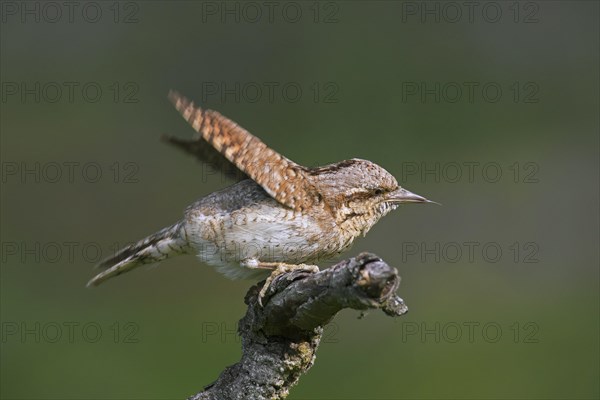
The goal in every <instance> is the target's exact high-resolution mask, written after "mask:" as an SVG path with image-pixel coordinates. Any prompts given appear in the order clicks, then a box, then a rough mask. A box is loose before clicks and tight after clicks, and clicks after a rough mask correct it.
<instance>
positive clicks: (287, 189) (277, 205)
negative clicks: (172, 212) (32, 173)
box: [88, 92, 428, 285]
mask: <svg viewBox="0 0 600 400" xmlns="http://www.w3.org/2000/svg"><path fill="white" fill-rule="evenodd" d="M169 99H170V100H171V102H172V103H173V104H174V105H175V108H176V109H177V110H178V111H179V112H180V113H181V115H182V116H183V117H184V118H185V120H186V121H188V123H189V124H190V125H191V126H192V127H193V128H194V130H195V131H196V132H197V133H198V135H197V136H196V137H195V138H194V140H191V141H189V140H182V139H177V138H173V137H170V138H167V141H168V142H170V143H172V144H174V145H176V146H178V147H180V148H182V149H184V150H186V151H187V152H189V153H192V154H194V155H196V156H198V157H199V158H200V159H203V160H204V161H206V162H208V163H209V164H211V165H213V166H216V167H217V168H222V169H226V168H229V167H230V166H231V165H233V166H235V167H236V168H237V169H239V171H240V173H239V174H237V173H233V175H236V176H237V177H243V176H248V177H249V178H250V179H246V180H242V181H241V182H239V183H237V184H235V185H233V186H230V187H228V188H226V189H223V190H221V191H219V192H215V193H212V194H210V195H208V196H206V197H204V198H202V199H200V200H198V201H197V202H196V203H194V204H192V205H191V206H189V207H188V208H187V209H186V212H185V215H184V218H183V220H182V221H179V222H177V223H176V224H174V225H173V226H171V227H168V228H165V229H163V230H161V231H160V232H157V233H156V234H154V235H151V236H149V237H148V238H146V239H144V240H142V241H140V242H138V243H136V244H135V245H132V246H128V247H126V248H124V249H123V250H121V251H120V252H119V253H117V254H116V255H114V256H113V257H111V258H109V259H107V260H105V261H103V262H102V263H101V264H100V267H103V268H107V269H106V270H105V271H104V272H102V273H100V274H98V275H97V276H95V277H94V278H93V279H92V280H91V281H90V282H89V284H88V285H98V284H100V283H101V282H103V281H105V280H106V279H108V278H110V277H112V276H116V275H119V274H121V273H123V272H126V271H129V270H131V269H133V268H135V267H137V266H139V265H143V264H147V263H155V262H158V261H162V260H164V259H165V258H168V257H170V256H173V255H177V254H183V253H195V254H197V255H198V256H199V257H200V259H201V261H203V262H205V263H207V264H209V265H212V266H214V267H216V268H217V269H219V270H220V271H221V272H223V273H224V274H225V275H227V276H229V277H231V278H244V277H252V276H258V275H264V273H265V269H266V270H267V271H269V270H272V269H273V268H275V267H277V266H288V267H289V266H294V265H300V264H304V263H316V262H318V261H319V260H322V259H327V258H330V257H333V256H335V255H336V254H339V253H340V252H342V251H343V250H345V249H347V248H348V247H350V246H351V245H352V243H353V241H354V240H355V239H356V238H357V237H358V236H361V235H365V234H366V233H367V232H368V231H369V229H371V227H372V226H373V225H374V224H375V223H376V222H377V221H379V219H380V218H381V217H382V216H384V215H386V214H387V213H389V212H390V211H391V210H393V209H395V208H396V207H397V206H398V205H399V204H400V203H409V202H411V203H414V202H418V203H422V202H427V201H428V200H426V199H425V198H423V197H421V196H418V195H415V194H413V193H410V192H409V191H407V190H405V189H403V188H401V187H400V186H398V182H397V181H396V179H395V178H394V177H393V176H392V175H391V174H390V173H388V172H387V171H386V170H384V169H383V168H381V167H380V166H378V165H377V164H374V163H372V162H370V161H367V160H361V159H351V160H345V161H341V162H338V163H335V164H330V165H327V166H324V167H318V168H306V167H303V166H302V165H299V164H296V163H295V162H293V161H291V160H289V159H287V158H286V157H284V156H282V155H281V154H279V153H277V152H276V151H274V150H272V149H271V148H269V147H267V145H266V144H265V143H263V142H262V141H261V140H260V139H258V138H257V137H255V136H253V135H251V134H250V133H249V132H248V131H246V130H245V129H244V128H242V127H240V126H239V125H237V124H236V123H235V122H233V121H231V120H229V119H227V118H225V117H224V116H222V115H221V114H219V113H218V112H216V111H212V110H203V109H201V108H199V107H196V106H194V104H193V103H192V102H191V101H190V100H188V99H186V98H185V97H183V96H181V95H179V94H178V93H176V92H170V93H169ZM206 144H209V145H210V146H212V148H213V149H214V150H216V152H215V151H213V150H211V149H210V148H208V147H207V146H206ZM230 170H231V168H230ZM234 172H235V171H234Z"/></svg>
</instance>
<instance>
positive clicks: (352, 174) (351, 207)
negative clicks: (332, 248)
mask: <svg viewBox="0 0 600 400" xmlns="http://www.w3.org/2000/svg"><path fill="white" fill-rule="evenodd" d="M310 174H311V175H312V176H314V177H315V181H316V183H317V187H318V190H319V193H320V194H321V195H322V196H323V197H324V200H325V202H326V203H327V204H329V205H330V207H331V208H332V209H334V210H335V212H336V218H337V219H338V222H339V223H343V224H346V225H351V226H352V227H353V228H355V229H357V230H359V231H360V233H361V234H363V235H364V234H365V233H366V232H367V231H368V230H369V229H370V228H371V227H372V226H373V225H374V224H375V223H376V222H377V221H379V219H380V218H381V217H383V216H384V215H386V214H387V213H389V212H390V211H392V210H394V209H396V208H397V207H398V206H399V205H400V204H403V203H432V202H431V201H430V200H427V199H426V198H424V197H421V196H419V195H417V194H414V193H411V192H409V191H408V190H406V189H404V188H402V187H401V186H399V185H398V181H396V178H394V176H393V175H392V174H390V173H389V172H387V171H386V170H385V169H383V168H382V167H380V166H379V165H377V164H375V163H372V162H371V161H367V160H361V159H357V158H353V159H351V160H345V161H342V162H339V163H336V164H331V165H327V166H324V167H320V168H313V169H311V170H310Z"/></svg>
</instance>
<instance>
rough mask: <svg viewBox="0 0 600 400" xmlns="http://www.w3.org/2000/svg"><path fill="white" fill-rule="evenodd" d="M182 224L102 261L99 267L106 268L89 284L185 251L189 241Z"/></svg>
mask: <svg viewBox="0 0 600 400" xmlns="http://www.w3.org/2000/svg"><path fill="white" fill-rule="evenodd" d="M182 224H183V223H182V222H178V223H177V224H175V225H173V226H170V227H168V228H165V229H162V230H160V231H158V232H156V233H155V234H153V235H150V236H148V237H147V238H145V239H143V240H140V241H139V242H137V243H135V244H132V245H129V246H127V247H125V248H123V249H121V250H120V251H119V252H117V253H116V254H115V255H113V256H112V257H109V258H107V259H106V260H104V261H102V262H100V263H99V264H98V265H97V268H106V270H105V271H103V272H101V273H99V274H98V275H96V276H95V277H93V278H92V279H91V280H90V281H89V282H88V284H87V286H88V287H90V286H98V285H99V284H101V283H102V282H104V281H105V280H107V279H109V278H112V277H113V276H117V275H120V274H122V273H124V272H127V271H131V270H132V269H134V268H137V267H139V266H141V265H144V264H153V263H156V262H159V261H162V260H165V259H167V258H169V257H170V256H173V255H176V254H181V253H185V252H186V251H187V248H188V243H187V240H186V239H185V234H184V233H183V232H182V230H183V227H182Z"/></svg>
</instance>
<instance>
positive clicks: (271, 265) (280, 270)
mask: <svg viewBox="0 0 600 400" xmlns="http://www.w3.org/2000/svg"><path fill="white" fill-rule="evenodd" d="M244 266H246V267H249V268H257V269H268V270H271V271H272V272H271V275H269V276H268V277H267V279H266V280H265V284H264V285H263V287H262V289H260V292H259V293H258V304H259V305H260V306H261V307H263V302H262V300H263V298H264V297H265V295H266V294H267V291H268V290H269V287H270V286H271V284H272V283H273V281H274V280H275V279H276V278H277V277H278V276H280V275H283V274H286V273H288V272H292V271H298V270H302V271H307V272H310V273H313V274H316V273H317V272H319V267H317V266H316V265H307V264H286V263H279V262H262V261H255V262H247V263H244Z"/></svg>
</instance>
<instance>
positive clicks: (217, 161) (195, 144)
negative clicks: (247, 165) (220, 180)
mask: <svg viewBox="0 0 600 400" xmlns="http://www.w3.org/2000/svg"><path fill="white" fill-rule="evenodd" d="M161 139H162V140H163V141H164V142H166V143H169V144H172V145H173V146H175V147H177V148H180V149H182V150H183V151H185V152H186V153H189V154H191V155H193V156H195V157H196V158H197V159H198V160H199V161H200V162H202V163H203V164H206V165H208V166H210V167H211V168H213V170H215V171H217V172H219V173H221V174H223V175H225V176H226V177H228V178H230V179H233V180H234V181H236V182H239V181H242V180H244V179H248V175H246V174H245V173H243V172H242V171H241V170H240V169H239V168H238V167H236V166H235V164H233V163H232V162H231V161H229V160H228V159H226V158H225V156H224V155H222V154H221V153H219V152H218V151H217V150H216V149H215V148H214V147H212V146H211V145H210V144H208V143H207V142H206V141H205V140H204V139H202V137H198V138H194V139H191V140H188V139H179V138H177V137H175V136H169V135H163V136H162V138H161Z"/></svg>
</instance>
